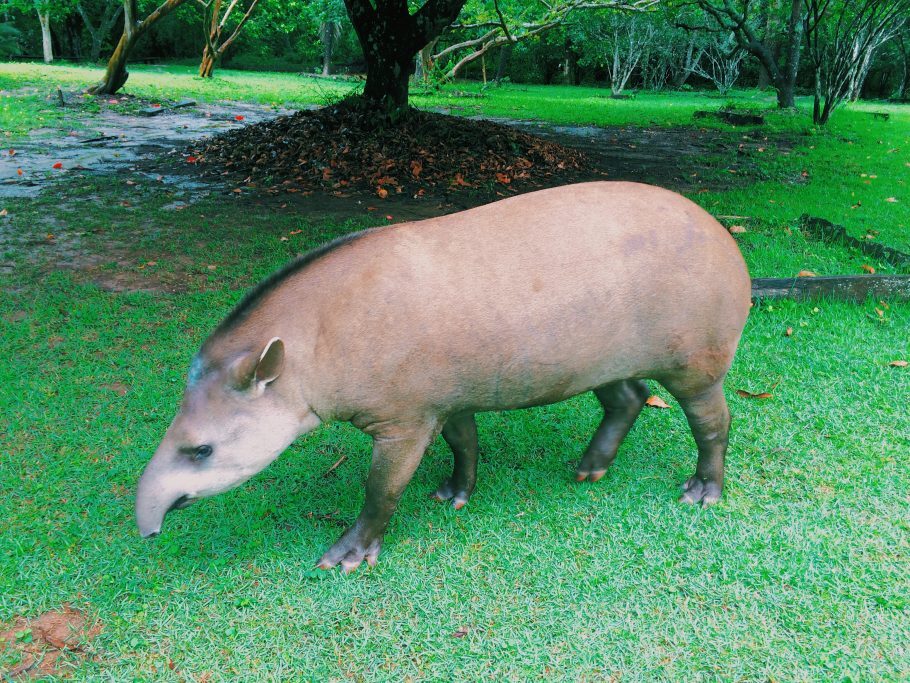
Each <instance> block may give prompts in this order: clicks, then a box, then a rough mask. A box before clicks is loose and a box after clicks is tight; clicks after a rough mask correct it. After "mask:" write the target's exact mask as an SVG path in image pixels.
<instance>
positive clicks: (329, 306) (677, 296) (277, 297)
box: [136, 182, 750, 571]
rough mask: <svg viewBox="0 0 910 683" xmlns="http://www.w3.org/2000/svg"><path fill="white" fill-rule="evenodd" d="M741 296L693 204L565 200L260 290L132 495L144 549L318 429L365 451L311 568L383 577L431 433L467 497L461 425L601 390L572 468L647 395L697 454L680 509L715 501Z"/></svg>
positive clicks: (724, 251) (610, 446)
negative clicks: (330, 425)
mask: <svg viewBox="0 0 910 683" xmlns="http://www.w3.org/2000/svg"><path fill="white" fill-rule="evenodd" d="M749 298H750V281H749V274H748V272H747V271H746V266H745V264H744V263H743V259H742V256H741V255H740V253H739V250H738V249H737V247H736V244H735V243H734V241H733V239H732V238H731V237H730V235H729V234H727V231H726V230H724V228H723V227H722V226H721V225H719V224H718V223H717V221H715V220H714V219H713V218H712V217H711V216H710V215H708V214H707V213H706V212H705V211H703V210H702V209H701V208H699V207H698V206H696V205H695V204H693V203H692V202H690V201H689V200H687V199H685V198H683V197H681V196H679V195H677V194H674V193H672V192H669V191H667V190H662V189H659V188H656V187H650V186H648V185H640V184H636V183H624V182H598V183H585V184H580V185H570V186H567V187H560V188H554V189H550V190H542V191H540V192H533V193H531V194H525V195H521V196H517V197H512V198H509V199H504V200H502V201H499V202H496V203H494V204H489V205H487V206H482V207H479V208H476V209H471V210H470V211H465V212H462V213H457V214H453V215H449V216H444V217H441V218H432V219H429V220H425V221H419V222H415V223H404V224H400V225H392V226H388V227H383V228H378V229H374V230H366V231H364V232H360V233H357V234H354V235H350V236H347V237H344V238H342V239H339V240H336V241H334V242H332V243H330V244H328V245H326V246H324V247H321V248H319V249H316V250H315V251H313V252H310V253H309V254H307V255H305V256H303V257H301V258H300V259H298V260H297V261H295V262H293V263H291V264H290V265H289V266H287V267H286V268H284V269H283V270H281V271H279V272H278V273H276V274H274V275H272V276H271V277H269V278H268V279H267V280H265V281H264V282H262V283H261V284H260V285H259V286H257V287H256V288H255V289H254V290H253V291H252V292H251V293H250V294H249V295H247V297H246V298H245V299H244V300H243V301H242V302H241V303H240V304H239V305H238V306H237V307H236V308H235V309H234V311H233V312H232V313H231V314H230V315H229V316H228V317H227V319H226V320H225V321H224V322H222V323H221V324H220V325H219V326H218V328H217V329H216V330H215V331H214V332H213V333H212V335H211V336H210V337H209V338H208V339H207V340H206V342H205V343H204V344H203V346H202V349H201V350H200V351H199V353H197V354H196V356H195V358H194V359H193V362H192V366H191V368H190V373H189V380H188V384H187V388H186V392H185V394H184V397H183V403H182V405H181V408H180V412H179V413H178V414H177V417H176V418H175V419H174V421H173V423H172V424H171V426H170V428H169V429H168V431H167V433H166V434H165V436H164V440H163V441H162V443H161V445H160V446H159V448H158V450H157V452H156V453H155V455H154V457H153V458H152V460H151V462H150V463H149V464H148V466H147V467H146V469H145V472H144V473H143V475H142V478H141V479H140V481H139V489H138V493H137V496H136V518H137V521H138V524H139V530H140V532H141V533H142V535H143V536H152V535H154V534H157V533H158V532H159V530H160V527H161V523H162V521H163V518H164V516H165V514H166V513H167V512H168V511H169V510H171V509H173V508H180V507H184V506H186V505H188V504H189V503H191V502H192V501H193V500H195V499H197V498H201V497H204V496H210V495H213V494H216V493H219V492H221V491H226V490H228V489H230V488H233V487H235V486H237V485H239V484H240V483H242V482H244V481H246V480H247V479H249V478H250V477H252V476H253V475H254V474H256V473H257V472H259V471H260V470H262V469H263V468H264V467H265V466H266V465H268V464H269V463H270V462H271V461H272V460H274V459H275V458H277V457H278V455H280V454H281V452H282V451H283V450H284V449H285V448H287V447H288V445H290V444H291V442H293V441H294V439H296V438H297V437H298V436H299V435H301V434H303V433H305V432H308V431H310V430H312V429H313V428H315V427H316V426H317V425H319V424H320V423H321V422H326V421H329V420H348V421H350V422H352V423H353V424H354V425H356V426H357V427H358V428H360V429H361V430H363V431H364V432H366V433H367V434H369V435H370V436H372V437H373V460H372V466H371V468H370V474H369V477H368V479H367V483H366V500H365V502H364V506H363V510H362V511H361V513H360V516H359V517H358V518H357V520H356V521H355V522H354V525H353V526H352V527H351V528H350V529H348V531H347V532H345V534H344V535H342V537H341V538H340V539H339V540H338V542H337V543H335V545H333V546H332V547H331V548H330V549H329V550H328V552H327V553H326V554H325V555H324V556H323V557H322V559H321V560H320V562H319V566H320V567H324V568H329V567H333V566H335V565H337V564H339V563H340V564H341V565H342V567H343V568H344V569H345V570H346V571H350V570H352V569H354V568H356V567H357V566H358V565H360V563H361V562H362V561H363V560H366V561H367V562H368V563H370V564H374V563H375V562H376V558H377V556H378V555H379V549H380V544H381V542H382V537H383V534H384V532H385V530H386V526H387V525H388V523H389V519H390V518H391V516H392V513H393V512H394V510H395V506H396V503H397V501H398V499H399V497H400V496H401V494H402V492H403V491H404V488H405V486H406V485H407V483H408V481H409V480H410V479H411V476H412V475H413V473H414V470H415V469H416V467H417V465H418V463H419V462H420V460H421V458H422V456H423V453H424V450H425V449H426V448H427V445H428V444H429V443H430V442H431V441H432V440H433V439H434V438H435V437H436V436H437V435H438V434H439V433H440V432H442V436H443V438H444V439H445V440H446V442H447V443H448V444H449V446H450V447H451V449H452V452H453V453H454V462H455V466H454V469H453V472H452V476H451V477H449V478H448V479H447V480H446V481H444V482H443V483H442V485H441V486H440V487H439V489H438V490H437V491H436V493H435V494H434V495H435V497H436V498H438V499H440V500H452V501H453V504H454V505H455V507H461V506H462V505H464V504H465V502H466V501H467V500H468V497H469V496H470V495H471V491H472V490H473V489H474V483H475V479H476V469H477V431H476V426H475V423H474V413H477V412H479V411H485V410H505V409H510V408H522V407H526V406H537V405H543V404H547V403H553V402H555V401H561V400H563V399H566V398H569V397H570V396H575V395H576V394H579V393H582V392H585V391H593V392H594V394H595V395H596V396H597V398H598V399H599V400H600V402H601V404H602V405H603V408H604V418H603V421H602V422H601V424H600V426H599V427H598V428H597V431H596V432H595V434H594V436H593V438H592V439H591V443H590V445H589V446H588V448H587V450H586V451H585V453H584V455H583V456H582V458H581V462H580V464H579V465H578V469H577V477H576V478H577V479H578V480H579V481H581V480H584V479H589V480H591V481H596V480H597V479H599V478H600V477H602V476H603V474H604V472H605V471H606V469H607V467H609V465H610V463H612V462H613V459H614V458H615V457H616V450H617V448H618V447H619V443H620V441H621V440H622V439H623V437H624V436H625V435H626V433H627V432H628V431H629V428H630V427H631V426H632V423H633V421H634V420H635V418H636V416H637V415H638V413H639V412H640V410H641V408H642V406H643V404H644V402H645V400H646V398H647V396H648V389H647V386H646V385H645V384H644V382H642V379H643V378H651V379H655V380H657V381H658V382H660V383H661V384H663V385H664V386H665V387H666V388H667V390H668V391H669V392H670V393H671V394H673V396H674V397H676V399H677V400H678V401H679V403H680V405H681V406H682V408H683V410H684V411H685V414H686V417H687V418H688V421H689V426H690V427H691V429H692V433H693V434H694V436H695V441H696V444H697V445H698V464H697V466H696V469H695V474H694V476H692V477H690V478H689V479H688V480H687V481H686V482H685V484H684V485H683V495H682V500H683V501H684V502H688V503H702V504H710V503H713V502H715V501H717V500H718V498H719V497H720V494H721V487H722V485H723V467H724V454H725V451H726V448H727V436H728V432H729V426H730V416H729V411H728V410H727V404H726V401H725V400H724V393H723V388H722V383H723V379H724V375H726V373H727V370H728V369H729V367H730V363H731V362H732V360H733V354H734V352H735V350H736V346H737V343H738V342H739V338H740V334H741V333H742V329H743V325H744V324H745V320H746V316H747V314H748V311H749Z"/></svg>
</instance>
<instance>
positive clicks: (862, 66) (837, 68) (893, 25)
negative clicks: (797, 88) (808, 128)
mask: <svg viewBox="0 0 910 683" xmlns="http://www.w3.org/2000/svg"><path fill="white" fill-rule="evenodd" d="M803 2H804V3H805V6H806V15H805V29H804V30H805V35H806V44H807V46H808V53H809V59H810V61H811V63H812V69H813V75H814V80H815V98H814V104H813V108H812V120H813V121H814V122H815V123H816V124H818V125H824V124H826V123H827V122H828V119H829V118H830V116H831V112H832V111H834V109H835V108H836V107H837V106H838V105H839V104H840V103H841V102H843V101H844V100H845V99H846V98H847V97H848V96H849V95H850V93H851V92H852V91H853V90H854V89H856V88H857V87H859V86H857V83H858V82H860V83H861V80H862V78H863V77H864V76H865V73H867V72H868V68H869V66H868V65H869V63H870V62H871V59H872V57H873V55H874V54H875V52H876V50H878V49H879V48H880V47H881V46H882V45H883V44H884V43H885V42H886V41H888V40H890V39H891V38H893V37H894V36H895V35H897V33H898V32H899V31H900V29H901V28H902V27H903V26H904V25H905V24H906V22H907V20H908V14H910V0H803Z"/></svg>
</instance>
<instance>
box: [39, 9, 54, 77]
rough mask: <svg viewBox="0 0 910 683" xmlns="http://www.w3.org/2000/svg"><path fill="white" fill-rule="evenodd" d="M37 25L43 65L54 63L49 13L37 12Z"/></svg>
mask: <svg viewBox="0 0 910 683" xmlns="http://www.w3.org/2000/svg"><path fill="white" fill-rule="evenodd" d="M38 23H40V24H41V48H42V49H43V51H44V63H45V64H50V63H51V62H53V61H54V46H53V43H52V42H51V14H50V12H49V11H45V12H42V11H41V10H38Z"/></svg>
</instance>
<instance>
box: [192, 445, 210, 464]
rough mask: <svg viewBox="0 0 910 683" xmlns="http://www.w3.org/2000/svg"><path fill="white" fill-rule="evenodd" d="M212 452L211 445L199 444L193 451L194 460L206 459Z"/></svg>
mask: <svg viewBox="0 0 910 683" xmlns="http://www.w3.org/2000/svg"><path fill="white" fill-rule="evenodd" d="M211 454H212V447H211V446H199V447H198V448H196V450H195V451H193V455H192V458H193V460H196V461H198V460H205V459H206V458H207V457H209V456H210V455H211Z"/></svg>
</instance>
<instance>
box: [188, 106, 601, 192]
mask: <svg viewBox="0 0 910 683" xmlns="http://www.w3.org/2000/svg"><path fill="white" fill-rule="evenodd" d="M186 160H187V161H189V162H190V163H194V164H196V165H198V166H199V167H200V168H201V169H202V171H203V173H204V174H206V175H211V174H218V175H232V176H234V175H236V177H238V178H240V179H243V180H244V181H245V182H246V183H247V184H251V185H255V186H259V187H263V186H265V187H272V188H276V187H282V186H283V187H284V189H287V190H288V191H291V192H294V191H313V190H322V191H328V192H332V193H334V194H337V195H347V194H350V193H363V192H369V193H371V194H374V195H378V196H379V197H380V198H385V197H387V196H389V195H390V194H402V193H404V194H407V195H408V196H416V197H422V196H425V195H437V196H438V195H440V194H447V193H449V192H451V191H460V190H466V189H470V188H475V190H476V191H480V192H490V191H492V192H491V194H492V193H496V194H512V193H515V192H520V191H528V190H531V189H535V188H538V187H547V186H551V185H556V184H562V183H566V182H572V181H575V180H580V179H585V178H591V177H594V175H595V174H594V172H593V171H592V170H591V169H592V166H591V164H590V163H589V161H588V159H587V158H586V157H585V155H584V153H583V152H581V151H579V150H575V149H571V148H568V147H564V146H562V145H559V144H556V143H553V142H549V141H546V140H542V139H540V138H538V137H535V136H534V135H529V134H528V133H524V132H521V131H518V130H515V129H514V128H511V127H509V126H506V125H502V124H498V123H493V122H490V121H477V120H470V119H464V118H459V117H455V116H447V115H445V114H437V113H432V112H425V111H416V110H412V111H411V112H410V113H409V115H408V116H406V117H405V118H404V119H403V120H402V121H399V122H398V123H397V124H395V125H380V126H377V125H376V123H375V118H374V117H373V115H372V114H371V113H370V112H368V111H364V110H363V109H362V108H360V107H358V106H356V104H351V103H349V102H347V101H345V102H341V103H339V104H337V105H334V106H329V107H325V108H323V109H318V110H314V111H299V112H297V113H295V114H292V115H290V116H282V117H279V118H276V119H273V120H271V121H266V122H263V123H259V124H255V125H250V126H246V127H244V128H241V129H237V130H232V131H229V132H227V133H224V134H221V135H218V136H216V137H214V138H212V139H210V140H208V141H206V142H205V143H204V144H202V145H200V146H199V147H197V148H195V149H193V150H192V151H191V152H190V154H189V156H187V158H186Z"/></svg>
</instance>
